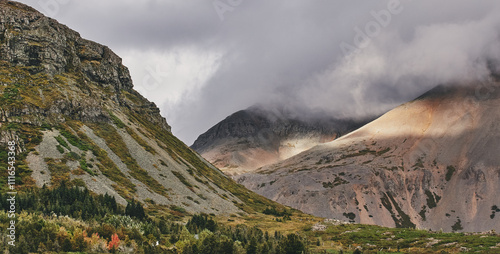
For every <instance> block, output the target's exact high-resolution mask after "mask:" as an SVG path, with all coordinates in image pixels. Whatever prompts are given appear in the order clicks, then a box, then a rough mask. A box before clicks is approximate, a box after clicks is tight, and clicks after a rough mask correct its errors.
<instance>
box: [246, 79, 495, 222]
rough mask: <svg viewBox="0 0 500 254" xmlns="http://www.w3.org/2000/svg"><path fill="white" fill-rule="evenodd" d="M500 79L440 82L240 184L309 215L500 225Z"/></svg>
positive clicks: (362, 220) (360, 219)
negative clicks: (361, 124)
mask: <svg viewBox="0 0 500 254" xmlns="http://www.w3.org/2000/svg"><path fill="white" fill-rule="evenodd" d="M499 129H500V83H499V82H498V81H488V82H483V83H481V82H476V83H470V84H464V85H461V86H460V85H456V86H453V87H444V86H439V87H437V88H435V89H433V90H431V91H429V92H428V93H426V94H424V95H422V96H421V97H419V98H418V99H416V100H414V101H411V102H408V103H406V104H403V105H401V106H399V107H397V108H395V109H394V110H392V111H390V112H388V113H386V114H384V115H383V116H381V117H380V118H378V119H376V120H374V121H373V122H371V123H369V124H367V125H365V126H363V127H362V128H360V129H358V130H356V131H354V132H351V133H349V134H348V135H346V136H343V137H341V138H339V139H337V140H335V141H333V142H330V143H325V144H322V145H318V146H316V147H314V148H312V149H310V150H308V151H306V152H303V153H301V154H299V155H296V156H294V157H292V158H289V159H288V160H285V161H282V162H279V163H277V164H274V165H270V166H266V167H264V168H263V169H261V170H259V171H258V172H255V173H248V174H244V175H240V176H238V177H237V178H238V181H239V182H240V183H242V184H244V185H245V186H246V187H247V188H249V189H251V190H253V191H256V192H257V193H259V194H262V195H264V196H266V197H268V198H270V199H272V200H275V201H277V202H280V203H282V204H285V205H289V206H292V207H294V208H297V209H300V210H302V211H304V212H306V213H311V214H314V215H316V216H321V217H328V218H337V219H344V220H350V221H353V222H359V223H365V224H378V225H383V226H390V227H393V226H397V227H417V228H427V229H433V230H439V229H443V230H444V231H487V230H491V229H494V230H497V231H498V230H500V220H498V216H500V214H498V213H499V212H500V209H499V208H498V207H500V195H498V191H499V190H500V156H499V155H498V152H499V148H500V131H499Z"/></svg>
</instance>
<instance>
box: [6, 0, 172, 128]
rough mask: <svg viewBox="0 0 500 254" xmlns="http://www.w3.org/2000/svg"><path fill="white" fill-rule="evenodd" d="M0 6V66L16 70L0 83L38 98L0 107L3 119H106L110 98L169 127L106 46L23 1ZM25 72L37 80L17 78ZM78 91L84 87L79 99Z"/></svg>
mask: <svg viewBox="0 0 500 254" xmlns="http://www.w3.org/2000/svg"><path fill="white" fill-rule="evenodd" d="M0 6H1V8H0V66H1V68H2V69H4V70H5V71H9V72H11V71H12V68H14V69H15V70H16V71H17V72H18V73H17V74H18V75H13V76H11V77H10V78H9V79H7V78H3V79H1V80H0V82H2V83H3V84H8V83H16V84H18V85H21V84H22V85H24V87H23V88H24V89H22V90H23V91H24V92H28V91H27V90H28V89H27V88H28V87H29V88H33V90H32V91H31V92H33V93H38V94H39V96H40V98H42V101H40V102H39V103H33V104H26V105H24V106H23V107H24V109H20V108H19V107H10V108H9V110H7V109H6V108H4V110H3V112H0V118H2V119H3V120H4V121H6V120H7V119H9V118H10V119H14V117H18V118H19V117H20V118H21V121H27V122H30V123H35V124H42V121H40V119H42V118H44V121H48V122H51V123H56V122H61V121H64V120H65V118H67V117H69V118H72V119H77V120H89V121H100V120H103V119H108V120H109V121H110V116H109V114H108V113H107V112H106V110H104V105H105V104H106V102H105V101H107V100H111V101H114V102H116V103H117V104H118V105H121V106H124V107H126V108H129V109H131V110H133V111H136V112H137V113H140V114H145V115H146V116H147V117H148V119H149V121H151V122H153V123H156V124H159V125H160V126H162V128H163V129H165V130H168V131H170V126H168V124H167V122H166V121H165V119H164V118H163V117H161V116H160V115H159V109H158V108H157V107H156V105H155V104H154V103H151V102H149V101H147V100H146V99H145V98H143V97H142V96H141V95H140V94H138V93H137V92H136V91H134V90H133V84H132V79H131V77H130V73H129V71H128V69H127V67H125V66H123V64H122V59H121V58H120V57H119V56H117V55H116V54H115V53H114V52H113V51H112V50H111V49H109V48H108V47H107V46H104V45H101V44H99V43H96V42H93V41H89V40H86V39H83V38H81V37H80V34H79V33H77V32H75V31H73V30H71V29H70V28H68V27H67V26H65V25H62V24H60V23H59V22H57V21H56V20H54V19H51V18H48V17H45V16H44V15H43V14H41V13H40V12H38V11H36V10H35V9H33V8H31V7H29V6H27V5H24V4H21V3H17V2H13V1H5V0H4V1H0ZM7 69H8V70H7ZM26 75H32V76H37V77H40V79H38V81H40V83H36V81H32V80H31V81H29V82H28V81H27V80H26V79H25V78H22V77H26ZM42 77H43V78H42ZM26 83H32V85H31V86H27V84H26ZM74 87H77V88H78V91H74V90H73V88H74ZM79 92H83V94H84V96H85V97H86V98H85V99H84V100H82V98H81V95H80V94H79ZM22 96H23V95H21V97H22ZM25 96H27V95H25ZM49 97H50V98H53V100H49V99H48V98H49ZM45 99H47V100H45ZM41 116H43V117H41Z"/></svg>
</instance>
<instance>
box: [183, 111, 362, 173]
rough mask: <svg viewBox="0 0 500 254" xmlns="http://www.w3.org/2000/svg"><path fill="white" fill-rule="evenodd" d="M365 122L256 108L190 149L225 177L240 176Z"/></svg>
mask: <svg viewBox="0 0 500 254" xmlns="http://www.w3.org/2000/svg"><path fill="white" fill-rule="evenodd" d="M366 122H368V121H367V120H352V119H337V118H333V117H328V116H325V115H324V114H316V115H314V116H311V115H305V116H304V115H303V116H297V115H294V114H292V112H291V111H290V110H286V109H283V108H277V107H265V106H262V105H261V106H254V107H250V108H248V109H246V110H241V111H238V112H236V113H234V114H232V115H230V116H229V117H227V118H226V119H224V120H223V121H221V122H219V123H218V124H216V125H215V126H214V127H212V128H210V129H209V130H208V131H207V132H205V133H203V134H202V135H200V136H199V137H198V139H197V140H196V141H195V142H194V144H193V145H192V146H191V148H193V149H194V150H196V151H197V152H199V153H200V154H201V155H202V156H203V157H204V158H206V159H207V160H208V161H210V162H211V163H212V164H214V165H215V166H216V167H218V168H219V169H221V170H222V171H224V172H225V173H226V174H229V175H238V174H241V173H245V172H251V171H254V170H256V169H257V168H260V167H262V166H264V165H267V164H272V163H276V162H278V161H281V160H284V159H287V158H290V157H291V156H293V155H296V154H298V153H300V152H303V151H305V150H307V149H309V148H311V147H313V146H315V145H318V144H321V143H325V142H330V141H332V140H334V139H336V138H338V137H339V136H341V135H344V134H346V133H348V132H350V131H352V130H355V129H356V128H358V127H360V126H362V125H363V124H364V123H366Z"/></svg>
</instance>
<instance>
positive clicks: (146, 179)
mask: <svg viewBox="0 0 500 254" xmlns="http://www.w3.org/2000/svg"><path fill="white" fill-rule="evenodd" d="M88 126H89V127H90V128H91V129H92V130H93V131H94V133H95V134H96V135H97V136H99V137H100V138H102V139H104V141H105V142H106V145H107V146H108V147H109V148H110V149H111V150H112V151H113V152H114V153H115V154H116V155H118V157H120V159H121V160H122V161H123V163H125V165H127V168H128V169H130V175H131V176H132V177H134V178H135V179H137V180H139V181H140V182H142V183H143V184H145V185H146V186H148V187H149V188H151V190H153V191H154V192H156V193H158V194H160V195H163V196H168V195H167V192H168V190H167V189H166V188H165V187H164V186H163V185H161V184H160V183H159V182H158V181H156V180H155V179H154V178H152V177H151V176H150V175H149V173H148V172H147V171H146V170H144V169H143V168H141V167H140V166H139V165H138V164H137V161H136V160H135V159H134V158H133V157H132V155H131V154H130V151H129V150H128V148H127V145H126V144H125V142H124V141H123V139H122V137H121V136H120V134H118V132H117V131H116V129H115V128H114V127H113V126H111V125H109V124H107V123H94V124H92V123H90V124H88Z"/></svg>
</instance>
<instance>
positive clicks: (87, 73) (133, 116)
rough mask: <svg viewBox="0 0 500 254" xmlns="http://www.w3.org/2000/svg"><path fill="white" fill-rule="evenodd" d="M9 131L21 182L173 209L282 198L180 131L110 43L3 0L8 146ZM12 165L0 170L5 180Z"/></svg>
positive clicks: (258, 205)
mask: <svg viewBox="0 0 500 254" xmlns="http://www.w3.org/2000/svg"><path fill="white" fill-rule="evenodd" d="M9 141H16V144H17V146H16V151H17V152H18V158H17V160H18V165H17V168H18V170H17V171H16V173H17V176H18V177H17V178H16V179H18V181H17V182H16V184H17V185H18V186H19V188H20V189H19V190H22V189H25V188H26V189H27V188H31V187H42V186H43V185H47V186H49V187H50V186H58V185H60V184H61V183H63V182H65V183H66V184H68V185H70V186H86V187H87V188H88V189H89V190H91V191H92V192H94V193H97V194H104V193H107V194H109V195H111V196H114V197H115V198H116V200H117V202H118V203H120V204H123V205H126V204H127V201H130V200H132V199H135V200H139V201H141V202H144V201H147V202H145V203H144V204H145V205H146V206H147V207H148V208H151V209H153V210H155V211H165V212H172V213H174V214H175V213H177V214H179V213H182V212H186V211H187V212H192V213H197V212H205V213H215V214H221V213H235V212H242V211H246V212H249V211H255V210H257V211H258V210H263V209H264V208H265V207H266V206H267V205H275V203H274V202H271V201H269V200H267V199H265V198H263V197H261V196H258V195H255V194H254V193H250V192H248V190H246V189H245V188H244V187H242V186H241V185H238V184H236V183H235V182H234V181H232V180H231V179H229V178H228V177H226V176H225V175H223V174H222V172H220V171H219V170H218V169H216V168H214V167H213V166H212V165H210V164H209V163H208V162H206V161H205V160H204V159H203V158H201V157H200V156H199V155H198V154H196V153H195V152H193V151H192V150H191V149H190V148H189V147H187V146H186V145H185V144H184V143H182V142H181V141H180V140H178V139H177V138H176V137H175V136H173V135H172V133H171V132H170V126H169V125H168V124H167V122H166V120H165V119H164V118H163V117H162V116H161V115H160V113H159V109H158V108H157V107H156V105H155V104H154V103H151V102H149V101H148V100H146V99H145V98H144V97H142V96H141V95H140V94H139V93H137V92H136V91H135V90H133V84H132V79H131V77H130V75H129V71H128V69H127V68H126V67H125V66H123V65H122V61H121V58H120V57H118V56H117V55H116V54H115V53H113V52H112V51H111V50H110V49H109V48H108V47H106V46H104V45H101V44H98V43H95V42H92V41H88V40H85V39H82V38H81V37H80V35H79V34H78V33H77V32H75V31H73V30H71V29H69V28H68V27H66V26H64V25H62V24H59V23H58V22H57V21H55V20H53V19H50V18H47V17H45V16H43V15H42V14H41V13H39V12H37V11H36V10H34V9H33V8H31V7H28V6H26V5H24V4H20V3H17V2H13V1H6V0H0V148H1V150H2V151H7V148H6V146H7V144H8V142H9ZM4 155H6V153H2V157H1V160H0V164H1V166H2V167H3V166H5V165H4V163H6V162H7V158H6V157H5V156H4ZM6 174H7V170H2V171H1V172H0V182H1V183H2V184H1V186H2V188H7V187H6V179H7V176H6Z"/></svg>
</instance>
